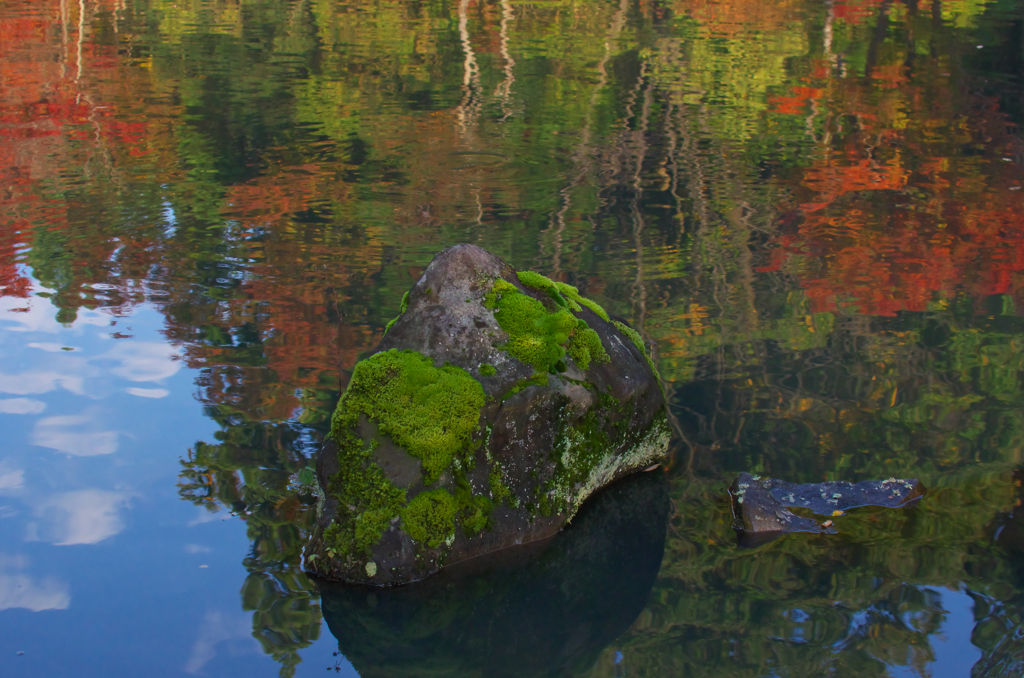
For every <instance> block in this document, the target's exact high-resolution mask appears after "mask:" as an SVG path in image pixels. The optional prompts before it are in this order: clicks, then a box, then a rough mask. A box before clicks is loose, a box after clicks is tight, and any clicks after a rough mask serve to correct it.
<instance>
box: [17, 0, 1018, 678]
mask: <svg viewBox="0 0 1024 678" xmlns="http://www.w3.org/2000/svg"><path fill="white" fill-rule="evenodd" d="M1022 73H1024V10H1022V9H1021V7H1020V6H1019V4H1018V3H1017V2H1014V1H1011V0H904V1H902V2H897V1H892V0H771V1H768V2H766V1H765V0H720V1H714V0H642V1H641V2H626V1H625V0H622V1H621V2H618V1H616V0H591V1H584V0H546V1H544V2H519V1H516V2H512V1H511V0H472V2H471V1H469V0H451V1H445V0H376V1H374V2H370V1H368V0H350V1H347V2H327V1H326V0H293V1H285V0H4V2H2V3H0V176H2V179H0V430H2V431H3V436H2V438H0V440H2V444H0V628H2V629H3V633H2V634H0V673H2V674H3V675H5V676H33V677H34V676H40V675H49V676H63V675H75V676H110V675H155V676H164V675H167V676H178V675H185V674H188V675H200V676H204V675H205V676H241V675H245V676H264V675H266V676H273V675H278V674H280V675H282V676H292V675H296V676H301V675H317V674H319V675H323V674H324V672H325V670H327V671H331V672H333V673H335V674H341V675H346V676H355V675H360V676H363V677H364V678H368V677H370V676H414V675H415V676H425V675H428V674H429V675H451V676H462V675H466V676H478V675H479V676H482V675H509V676H512V675H515V676H529V675H536V676H544V675H550V676H568V675H577V676H595V677H606V676H607V677H609V678H610V677H612V676H616V677H618V676H669V675H673V676H675V675H685V676H709V677H710V676H762V675H764V676H819V675H838V676H844V677H845V676H885V675H889V676H975V677H977V676H989V677H991V676H1014V677H1016V676H1020V675H1021V674H1022V673H1024V626H1022V621H1024V566H1022V564H1024V517H1022V514H1024V510H1022V509H1020V508H1018V505H1019V504H1020V503H1021V497H1022V496H1024V494H1022V489H1021V480H1022V479H1024V472H1021V470H1020V469H1022V468H1024V459H1022V448H1024V386H1022V377H1024V374H1022V371H1024V318H1022V315H1021V309H1024V196H1022V193H1024V190H1022V188H1021V186H1022V181H1024V174H1022V171H1021V165H1022V163H1024V140H1022V138H1021V133H1020V127H1019V126H1020V124H1021V122H1022V117H1024V82H1022ZM460 242H472V243H476V244H479V245H481V246H483V247H486V248H487V249H489V250H490V251H492V252H494V253H495V254H497V255H499V256H501V257H503V258H504V259H506V260H507V261H508V262H510V263H512V264H513V265H515V266H517V267H521V268H527V269H532V270H537V271H540V272H542V273H544V274H546V275H548V276H551V277H553V278H557V279H559V280H564V281H566V282H569V283H571V284H574V285H576V286H578V287H579V288H580V289H581V291H582V292H584V293H585V294H586V295H588V296H590V297H592V298H594V299H596V300H598V301H599V302H600V303H601V304H602V305H604V306H605V308H607V309H609V310H610V311H612V312H613V313H615V314H617V315H620V316H623V317H626V318H629V319H631V321H632V322H633V324H634V325H635V326H636V327H637V328H638V329H640V330H641V333H642V334H643V336H644V337H645V339H647V340H648V341H650V342H652V344H653V345H654V346H655V347H656V357H657V364H658V367H659V369H660V371H661V374H662V376H663V378H664V380H665V386H666V390H667V393H668V396H669V399H670V403H671V411H672V414H673V416H674V418H675V420H677V423H678V432H679V435H678V436H677V438H676V440H675V441H674V443H673V457H672V463H671V464H670V465H669V468H668V471H667V472H666V473H659V474H646V475H645V476H644V477H642V478H640V479H637V480H633V481H630V482H629V483H625V484H624V485H622V486H621V487H616V488H612V490H611V491H609V492H607V493H605V494H604V495H602V496H601V497H599V498H598V499H597V500H596V501H595V502H593V506H588V507H587V510H586V511H584V513H583V515H581V516H580V517H579V519H578V520H577V521H574V525H573V527H572V529H570V530H567V531H566V532H565V533H564V534H563V535H561V536H559V537H558V539H556V540H555V542H554V543H552V544H551V545H550V547H549V548H548V549H547V550H546V551H544V552H541V553H528V554H525V555H523V556H522V559H523V560H522V562H521V563H519V564H518V565H514V564H510V565H508V566H507V567H506V568H505V569H501V570H498V571H495V572H492V573H490V574H488V575H487V576H486V577H484V578H482V579H480V578H478V579H475V580H470V581H468V582H466V581H459V580H454V579H451V578H444V577H442V578H438V579H437V581H435V582H433V583H430V584H429V585H428V586H425V587H420V588H419V589H416V590H415V591H414V592H412V593H410V592H408V591H404V592H403V591H402V590H396V591H380V592H377V593H367V592H366V591H365V590H358V591H353V590H351V589H347V588H345V587H341V588H336V587H335V588H331V587H328V588H325V589H324V590H323V592H322V593H321V591H320V590H319V589H318V588H317V587H316V585H315V584H314V583H313V582H312V581H310V580H309V579H307V578H306V576H305V575H303V573H302V571H301V568H300V557H301V553H302V548H303V546H304V543H305V540H306V535H307V533H308V528H309V526H310V525H311V521H312V519H313V516H314V513H315V506H316V496H315V488H314V487H311V486H310V485H307V484H303V483H302V482H301V481H300V479H299V474H300V472H301V471H302V469H304V468H305V467H307V466H308V465H309V464H311V463H312V462H313V460H314V459H315V455H316V454H317V452H318V448H319V443H320V441H321V440H322V438H323V435H324V432H325V430H326V429H327V427H328V419H329V417H330V414H331V412H332V411H333V408H334V405H335V403H336V402H337V399H338V397H339V394H340V392H341V391H342V389H344V387H345V385H346V383H347V379H348V377H349V375H350V373H351V369H352V367H353V365H354V364H355V362H356V360H357V359H358V358H359V356H360V355H361V354H364V353H365V352H366V351H368V350H369V349H371V348H372V347H373V346H374V345H375V344H376V342H377V341H378V340H379V339H380V337H381V335H382V332H383V329H384V327H385V325H386V324H387V322H388V321H389V320H390V319H391V318H393V317H394V316H395V315H396V314H397V313H398V310H399V304H400V300H401V296H402V294H403V292H404V291H405V290H407V289H408V288H409V287H410V286H411V285H412V283H413V282H415V280H416V279H417V278H418V277H419V275H420V273H421V272H422V271H423V270H424V267H425V266H426V265H427V263H428V262H429V261H430V259H431V257H432V256H433V255H434V254H435V253H436V252H437V251H438V250H440V249H442V248H443V247H446V246H448V245H452V244H455V243H460ZM742 471H746V472H750V473H760V474H766V475H771V476H773V477H777V478H781V479H783V480H787V481H791V482H818V481H822V480H834V479H844V480H851V481H859V480H866V479H885V478H889V477H903V478H919V479H920V480H921V481H922V482H923V483H924V485H925V486H926V487H927V488H928V492H927V494H926V496H925V498H924V499H923V500H922V501H921V502H920V503H919V504H918V505H917V506H915V507H914V508H911V509H906V510H899V511H893V510H885V511H881V510H860V511H852V512H850V513H848V514H847V515H844V516H841V517H837V518H835V527H836V528H837V534H835V535H789V536H785V537H782V538H780V539H777V540H775V541H772V542H770V543H768V544H765V545H761V546H758V547H757V548H740V546H739V545H738V544H737V539H736V534H735V532H734V530H733V529H732V527H731V525H732V516H731V512H730V509H729V505H728V498H727V494H726V488H727V487H728V485H729V483H731V482H732V479H733V478H735V476H736V474H737V473H739V472H742ZM644 478H655V480H646V479H644ZM321 596H322V599H321Z"/></svg>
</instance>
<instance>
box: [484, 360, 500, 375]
mask: <svg viewBox="0 0 1024 678" xmlns="http://www.w3.org/2000/svg"><path fill="white" fill-rule="evenodd" d="M497 373H498V370H497V368H496V367H494V365H490V364H488V363H483V364H482V365H480V376H481V377H493V376H494V375H496V374H497Z"/></svg>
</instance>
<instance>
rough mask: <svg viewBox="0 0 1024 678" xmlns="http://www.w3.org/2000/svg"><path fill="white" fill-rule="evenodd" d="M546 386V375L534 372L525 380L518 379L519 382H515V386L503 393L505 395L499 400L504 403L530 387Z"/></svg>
mask: <svg viewBox="0 0 1024 678" xmlns="http://www.w3.org/2000/svg"><path fill="white" fill-rule="evenodd" d="M547 385H548V375H546V374H544V373H543V372H534V373H533V374H532V375H531V376H530V377H528V378H527V379H520V380H519V381H517V382H516V385H515V386H513V387H512V388H510V389H509V390H508V392H507V393H505V395H503V396H501V400H502V402H504V401H506V400H508V399H509V398H511V397H512V396H514V395H515V394H517V393H519V392H520V391H522V390H523V389H526V388H529V387H530V386H547Z"/></svg>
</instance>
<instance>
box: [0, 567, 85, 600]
mask: <svg viewBox="0 0 1024 678" xmlns="http://www.w3.org/2000/svg"><path fill="white" fill-rule="evenodd" d="M29 564H30V563H29V560H28V558H27V557H25V556H7V555H4V554H0V610H10V609H12V608H15V607H20V608H24V609H26V610H32V611H33V612H39V611H40V610H66V609H67V608H68V605H70V604H71V594H70V593H69V591H68V585H67V584H66V583H64V582H61V581H59V580H57V579H55V578H53V577H42V578H40V579H36V578H33V577H30V576H28V575H26V574H23V573H20V572H12V571H11V570H21V569H25V568H27V567H28V566H29Z"/></svg>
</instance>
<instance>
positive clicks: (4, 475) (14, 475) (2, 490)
mask: <svg viewBox="0 0 1024 678" xmlns="http://www.w3.org/2000/svg"><path fill="white" fill-rule="evenodd" d="M23 487H25V471H24V470H22V469H20V468H15V467H14V466H13V465H12V464H11V462H9V461H7V460H6V459H5V460H4V461H0V494H8V493H10V492H13V491H16V490H20V489H21V488H23Z"/></svg>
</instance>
